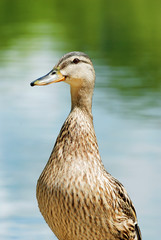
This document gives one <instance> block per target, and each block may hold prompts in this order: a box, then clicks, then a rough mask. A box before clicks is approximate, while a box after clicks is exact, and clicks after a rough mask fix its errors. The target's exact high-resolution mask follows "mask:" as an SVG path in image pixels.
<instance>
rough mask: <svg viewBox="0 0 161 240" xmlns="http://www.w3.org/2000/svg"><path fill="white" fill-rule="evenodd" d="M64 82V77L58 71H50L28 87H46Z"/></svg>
mask: <svg viewBox="0 0 161 240" xmlns="http://www.w3.org/2000/svg"><path fill="white" fill-rule="evenodd" d="M64 80H65V76H63V74H62V73H61V72H60V71H58V70H54V69H53V70H51V71H50V72H49V73H48V74H46V75H45V76H43V77H40V78H38V79H36V80H35V81H33V82H31V83H30V85H31V86H32V87H33V86H36V85H37V86H43V85H48V84H51V83H57V82H62V81H64Z"/></svg>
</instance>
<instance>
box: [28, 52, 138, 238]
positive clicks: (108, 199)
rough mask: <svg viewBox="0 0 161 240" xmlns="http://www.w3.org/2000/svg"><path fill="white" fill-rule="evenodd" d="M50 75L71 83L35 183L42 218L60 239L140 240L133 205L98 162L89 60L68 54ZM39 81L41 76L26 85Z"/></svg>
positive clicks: (92, 80) (93, 77)
mask: <svg viewBox="0 0 161 240" xmlns="http://www.w3.org/2000/svg"><path fill="white" fill-rule="evenodd" d="M82 71H83V72H82ZM53 72H54V74H53V75H57V76H54V81H53V80H51V82H57V81H65V82H67V83H69V84H70V86H71V98H72V108H71V112H70V114H69V116H68V117H67V119H66V121H65V123H64V124H63V126H62V128H61V131H60V133H59V135H58V137H57V140H56V143H55V146H54V148H53V151H52V153H51V156H50V158H49V161H48V163H47V164H46V167H45V168H44V170H43V172H42V174H41V175H40V178H39V180H38V183H37V200H38V205H39V208H40V211H41V213H42V215H43V217H44V218H45V220H46V222H47V223H48V225H49V227H50V228H51V230H52V231H53V232H54V233H55V235H56V236H57V238H58V239H59V240H114V239H115V240H123V239H128V240H141V233H140V230H139V227H138V225H137V218H136V212H135V209H134V206H133V204H132V202H131V200H130V198H129V196H128V194H127V192H126V190H125V188H124V187H123V185H122V184H121V183H120V182H119V181H118V180H116V179H115V178H114V177H112V176H111V175H110V174H109V173H108V172H107V171H106V170H105V168H104V166H103V164H102V161H101V158H100V154H99V150H98V145H97V139H96V136H95V131H94V127H93V117H92V113H91V106H92V95H93V88H94V81H95V72H94V68H93V65H92V62H91V60H90V59H89V57H88V56H87V55H86V54H84V53H80V52H72V53H69V54H66V55H65V56H63V57H62V59H61V60H60V61H59V63H58V64H57V65H56V66H55V68H54V69H53V70H52V71H51V72H50V73H49V75H51V74H52V73H53ZM50 77H51V76H50ZM45 78H46V76H45ZM59 79H60V80H59ZM62 79H63V80H62ZM41 81H42V84H41ZM44 82H45V79H44V77H43V79H39V80H36V81H35V82H33V83H32V84H31V85H32V86H33V85H44V84H45V83H44ZM47 84H49V81H47Z"/></svg>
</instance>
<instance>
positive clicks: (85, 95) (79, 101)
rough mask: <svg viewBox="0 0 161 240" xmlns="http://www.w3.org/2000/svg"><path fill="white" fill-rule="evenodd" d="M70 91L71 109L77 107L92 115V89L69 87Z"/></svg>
mask: <svg viewBox="0 0 161 240" xmlns="http://www.w3.org/2000/svg"><path fill="white" fill-rule="evenodd" d="M70 91H71V111H72V110H73V109H74V108H75V107H79V108H80V109H82V110H83V111H86V112H87V113H88V114H89V115H90V116H91V117H92V95H93V89H91V88H83V87H81V88H80V87H74V86H71V87H70Z"/></svg>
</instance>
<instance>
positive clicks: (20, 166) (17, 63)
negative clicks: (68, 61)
mask: <svg viewBox="0 0 161 240" xmlns="http://www.w3.org/2000/svg"><path fill="white" fill-rule="evenodd" d="M21 41H23V39H21ZM35 41H36V40H35ZM52 41H53V39H52ZM17 44H18V45H19V42H18V43H17ZM21 44H22V45H23V43H22V42H21ZM34 44H35V45H36V44H38V43H37V41H36V43H35V42H34V40H33V43H32V46H34ZM39 44H42V46H46V45H47V46H50V41H49V39H48V41H47V43H46V39H44V40H42V41H40V42H39ZM16 46H17V45H16V43H15V45H14V44H13V46H12V47H11V49H10V50H8V51H7V52H4V59H5V62H4V66H3V67H0V74H1V76H2V79H1V90H0V91H1V94H0V98H1V99H0V105H1V106H0V107H1V112H0V118H1V126H0V134H1V139H0V158H1V161H0V223H1V228H0V238H1V239H4V240H7V239H24V240H25V239H39V240H41V239H50V238H53V239H54V236H53V234H52V233H51V231H50V230H49V228H48V226H47V225H46V223H45V222H44V220H43V218H42V216H41V215H40V213H39V210H38V207H37V202H36V197H35V188H36V181H37V179H38V177H39V175H40V173H41V171H42V169H43V167H44V166H45V164H46V162H47V160H48V157H49V155H50V152H51V150H52V147H53V145H54V142H55V139H56V137H57V135H58V132H59V129H60V127H61V125H62V123H63V121H64V119H65V117H66V116H67V114H68V112H69V110H70V93H69V86H68V85H66V84H57V85H51V86H47V87H44V88H41V87H40V88H30V86H29V83H30V82H31V81H32V80H34V79H35V78H37V77H40V76H41V75H43V74H45V73H46V72H48V71H49V70H50V68H51V67H53V65H54V64H55V63H56V61H57V60H58V58H59V56H60V55H61V53H58V52H53V54H51V51H50V47H47V48H46V49H44V50H40V48H39V50H37V49H36V50H35V51H34V48H33V49H31V51H29V52H28V56H27V57H26V56H25V55H24V54H22V55H20V50H19V49H17V48H16ZM36 46H37V45H36ZM37 48H38V47H37ZM42 49H43V48H42ZM54 54H55V55H54ZM42 59H43V60H42ZM96 69H97V82H99V81H100V82H102V81H103V78H106V74H107V72H106V71H107V70H106V69H102V68H101V70H100V67H99V66H98V65H96ZM108 71H110V70H109V69H108ZM102 74H103V75H102ZM108 74H109V72H108ZM98 85H99V84H98ZM108 91H109V96H110V98H111V99H112V98H113V99H115V101H116V103H115V107H119V104H120V102H119V97H118V96H117V93H116V92H113V91H112V89H111V90H110V89H108ZM111 99H109V97H107V96H106V93H105V91H104V89H102V88H99V87H97V83H96V89H95V93H94V102H93V114H94V125H95V130H96V135H97V137H98V143H99V146H100V153H101V156H102V159H103V162H104V165H105V167H106V169H107V170H108V171H109V172H110V173H111V174H112V175H114V176H115V177H117V178H118V179H119V180H120V181H121V182H122V183H123V184H124V185H125V187H126V189H127V190H128V192H129V195H130V196H131V198H132V200H133V202H134V205H135V207H136V210H137V213H138V218H139V223H140V227H141V229H142V233H143V236H144V239H147V240H148V239H152V238H153V239H155V238H157V236H158V235H159V234H158V229H159V226H160V223H161V214H160V213H161V206H160V202H161V186H160V184H159V183H160V182H161V175H160V167H161V161H160V158H161V148H160V143H161V130H160V126H155V125H153V124H149V123H148V121H146V120H145V121H142V120H140V119H139V118H130V117H127V115H126V114H122V112H121V110H120V112H119V111H118V112H117V113H115V112H112V111H111V110H110V108H108V107H107V108H106V105H108V104H111V103H112V101H109V100H111ZM55 239H56V238H55Z"/></svg>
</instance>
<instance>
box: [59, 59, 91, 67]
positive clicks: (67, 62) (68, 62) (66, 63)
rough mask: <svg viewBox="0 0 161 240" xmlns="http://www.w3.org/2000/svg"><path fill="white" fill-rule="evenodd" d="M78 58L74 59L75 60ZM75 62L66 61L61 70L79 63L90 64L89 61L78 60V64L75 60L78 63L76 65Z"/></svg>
mask: <svg viewBox="0 0 161 240" xmlns="http://www.w3.org/2000/svg"><path fill="white" fill-rule="evenodd" d="M75 59H76V58H74V60H75ZM74 60H73V61H69V60H68V61H64V62H63V63H62V65H61V69H64V68H66V67H67V66H68V65H70V64H77V63H79V62H83V63H86V64H90V63H89V62H88V61H85V60H81V59H78V60H79V61H78V62H77V60H75V61H76V62H77V63H75V62H74Z"/></svg>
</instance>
